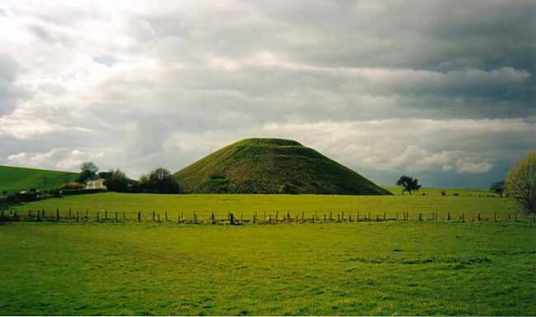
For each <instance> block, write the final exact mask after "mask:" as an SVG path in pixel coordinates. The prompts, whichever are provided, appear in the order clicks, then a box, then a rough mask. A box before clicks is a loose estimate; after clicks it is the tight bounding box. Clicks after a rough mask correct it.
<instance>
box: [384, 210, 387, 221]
mask: <svg viewBox="0 0 536 317" xmlns="http://www.w3.org/2000/svg"><path fill="white" fill-rule="evenodd" d="M386 220H387V213H385V212H384V213H383V221H386Z"/></svg>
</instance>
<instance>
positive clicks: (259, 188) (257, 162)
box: [175, 139, 390, 195]
mask: <svg viewBox="0 0 536 317" xmlns="http://www.w3.org/2000/svg"><path fill="white" fill-rule="evenodd" d="M175 176H176V177H177V179H178V181H179V183H180V185H181V187H182V189H183V190H184V191H185V192H196V193H218V192H220V193H221V192H229V193H298V194H304V193H309V194H348V195H355V194H367V195H386V194H390V193H389V192H388V191H387V190H385V189H383V188H381V187H379V186H377V185H376V184H374V183H372V182H371V181H369V180H368V179H366V178H364V177H363V176H361V175H359V174H357V173H356V172H354V171H352V170H350V169H349V168H346V167H344V166H342V165H341V164H339V163H337V162H335V161H333V160H331V159H329V158H327V157H325V156H324V155H322V154H320V153H318V152H317V151H315V150H313V149H311V148H307V147H304V146H303V145H301V144H300V143H298V142H296V141H292V140H284V139H246V140H242V141H239V142H236V143H233V144H231V145H228V146H226V147H224V148H222V149H220V150H218V151H216V152H214V153H212V154H210V155H208V156H206V157H205V158H203V159H201V160H199V161H197V162H195V163H194V164H192V165H190V166H188V167H186V168H184V169H183V170H181V171H179V172H177V173H176V174H175Z"/></svg>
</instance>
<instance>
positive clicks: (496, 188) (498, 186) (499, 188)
mask: <svg viewBox="0 0 536 317" xmlns="http://www.w3.org/2000/svg"><path fill="white" fill-rule="evenodd" d="M489 190H490V191H491V192H493V193H495V194H497V195H499V196H501V197H502V196H503V194H504V190H505V183H504V181H499V182H495V183H493V184H491V187H490V188H489Z"/></svg>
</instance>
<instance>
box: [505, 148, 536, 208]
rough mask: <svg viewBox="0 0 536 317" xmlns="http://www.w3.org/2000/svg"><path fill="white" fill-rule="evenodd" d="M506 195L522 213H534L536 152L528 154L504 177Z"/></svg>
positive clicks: (535, 201)
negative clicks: (519, 207) (516, 204)
mask: <svg viewBox="0 0 536 317" xmlns="http://www.w3.org/2000/svg"><path fill="white" fill-rule="evenodd" d="M506 193H507V194H508V195H510V196H511V197H512V198H514V199H515V200H516V201H517V202H518V203H519V205H520V206H521V208H522V209H523V210H524V211H527V212H529V213H536V151H531V152H529V154H528V156H527V157H526V158H525V159H521V160H519V161H518V162H517V163H516V164H515V165H514V166H513V167H512V168H511V169H510V171H509V172H508V176H507V177H506Z"/></svg>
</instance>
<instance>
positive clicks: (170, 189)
mask: <svg viewBox="0 0 536 317" xmlns="http://www.w3.org/2000/svg"><path fill="white" fill-rule="evenodd" d="M140 186H141V188H142V190H143V191H144V192H150V193H161V194H176V193H179V192H180V187H179V183H178V182H177V180H176V179H175V176H173V175H172V174H171V173H170V172H169V171H168V170H167V169H164V168H157V169H155V170H153V171H152V172H151V173H149V175H147V176H142V177H141V178H140Z"/></svg>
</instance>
